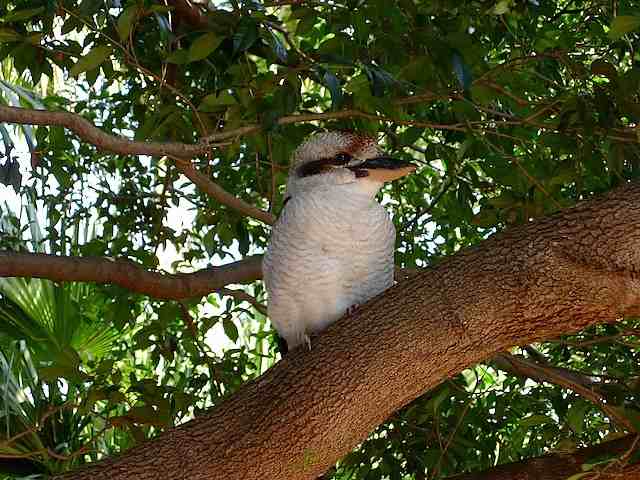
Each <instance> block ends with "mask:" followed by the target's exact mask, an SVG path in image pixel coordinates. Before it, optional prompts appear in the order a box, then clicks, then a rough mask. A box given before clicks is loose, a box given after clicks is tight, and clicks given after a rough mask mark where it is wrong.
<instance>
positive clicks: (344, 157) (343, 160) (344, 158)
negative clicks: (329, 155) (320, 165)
mask: <svg viewBox="0 0 640 480" xmlns="http://www.w3.org/2000/svg"><path fill="white" fill-rule="evenodd" d="M333 158H334V160H335V162H336V165H346V164H347V163H349V162H350V161H351V155H349V154H348V153H344V152H340V153H339V154H337V155H336V156H335V157H333Z"/></svg>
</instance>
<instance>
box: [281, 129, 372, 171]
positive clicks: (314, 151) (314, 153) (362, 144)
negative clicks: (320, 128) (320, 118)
mask: <svg viewBox="0 0 640 480" xmlns="http://www.w3.org/2000/svg"><path fill="white" fill-rule="evenodd" d="M342 152H344V153H348V154H349V155H351V156H352V157H354V158H360V159H362V160H365V159H367V158H373V157H376V156H379V155H381V154H382V150H381V149H380V147H379V146H378V142H377V141H376V140H375V139H374V138H372V137H370V136H368V135H364V134H359V133H353V132H342V131H329V132H320V133H315V134H313V135H312V136H310V137H309V138H308V139H307V140H305V141H304V142H303V143H302V144H300V146H299V147H298V148H296V150H295V151H294V152H293V155H292V156H291V169H292V170H293V169H295V168H297V167H298V166H300V165H302V164H304V163H307V162H311V161H313V160H318V159H320V158H329V157H333V156H334V155H336V154H338V153H342Z"/></svg>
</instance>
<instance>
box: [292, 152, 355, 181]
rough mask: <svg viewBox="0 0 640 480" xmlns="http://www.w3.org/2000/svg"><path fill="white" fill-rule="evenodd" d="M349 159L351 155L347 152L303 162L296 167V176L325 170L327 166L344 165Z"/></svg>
mask: <svg viewBox="0 0 640 480" xmlns="http://www.w3.org/2000/svg"><path fill="white" fill-rule="evenodd" d="M350 161H351V155H349V154H348V153H344V152H341V153H338V154H337V155H336V156H335V157H331V158H321V159H320V160H314V161H313V162H309V163H305V164H304V165H301V166H300V167H299V168H298V171H297V173H298V177H300V178H304V177H310V176H311V175H318V174H319V173H323V172H326V171H327V167H330V166H340V165H346V164H347V163H349V162H350Z"/></svg>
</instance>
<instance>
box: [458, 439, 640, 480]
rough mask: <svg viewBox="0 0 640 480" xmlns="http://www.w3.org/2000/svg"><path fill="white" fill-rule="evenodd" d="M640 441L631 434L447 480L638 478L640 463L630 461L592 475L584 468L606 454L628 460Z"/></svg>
mask: <svg viewBox="0 0 640 480" xmlns="http://www.w3.org/2000/svg"><path fill="white" fill-rule="evenodd" d="M637 438H638V437H637V436H636V435H627V436H625V437H622V438H618V439H616V440H610V441H608V442H603V443H600V444H599V445H593V446H590V447H586V448H581V449H579V450H576V451H575V452H571V453H566V452H558V453H551V454H547V455H544V456H541V457H536V458H529V459H526V460H523V461H519V462H514V463H507V464H504V465H498V466H496V467H493V468H490V469H488V470H485V471H484V472H474V473H466V474H462V475H456V476H453V477H447V479H446V480H505V479H514V480H515V479H517V480H551V479H554V480H555V479H560V478H568V477H571V476H572V475H575V474H578V473H584V475H585V476H580V477H579V478H580V479H581V480H595V479H598V480H614V479H620V480H621V479H624V478H627V479H630V478H638V476H637V475H638V474H639V473H640V466H639V465H638V464H636V465H632V466H629V465H627V464H626V462H625V463H624V464H619V463H618V462H616V461H612V462H611V463H609V464H607V465H606V466H605V467H604V468H602V469H599V468H594V469H593V470H591V471H589V472H585V470H583V469H582V465H584V464H587V463H590V461H593V460H594V459H598V458H602V457H603V456H605V455H623V458H624V454H625V453H626V452H629V451H631V452H633V451H634V450H635V448H634V446H635V442H636V441H637ZM613 464H616V467H617V468H610V466H613ZM572 478H573V477H572Z"/></svg>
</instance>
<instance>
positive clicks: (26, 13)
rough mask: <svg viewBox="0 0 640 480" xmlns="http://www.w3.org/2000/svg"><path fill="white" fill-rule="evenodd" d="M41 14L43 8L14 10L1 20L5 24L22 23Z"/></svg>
mask: <svg viewBox="0 0 640 480" xmlns="http://www.w3.org/2000/svg"><path fill="white" fill-rule="evenodd" d="M42 12H44V7H38V8H26V9H24V10H14V11H13V12H10V13H8V14H6V15H5V16H4V18H3V20H4V21H5V22H7V23H9V22H18V21H23V20H27V19H29V18H31V17H35V16H36V15H39V14H41V13H42Z"/></svg>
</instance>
